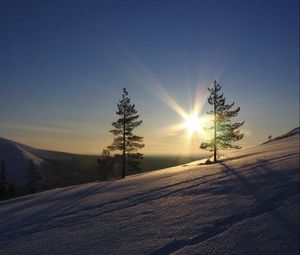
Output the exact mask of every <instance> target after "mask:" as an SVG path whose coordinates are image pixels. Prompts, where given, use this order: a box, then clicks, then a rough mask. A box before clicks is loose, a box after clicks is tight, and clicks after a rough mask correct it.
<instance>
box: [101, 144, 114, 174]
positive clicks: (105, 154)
mask: <svg viewBox="0 0 300 255" xmlns="http://www.w3.org/2000/svg"><path fill="white" fill-rule="evenodd" d="M113 167H114V158H113V157H112V156H111V155H110V150H108V149H104V150H103V151H102V153H101V155H100V158H99V159H98V175H99V177H100V180H107V179H108V176H109V174H110V173H111V171H112V170H113Z"/></svg>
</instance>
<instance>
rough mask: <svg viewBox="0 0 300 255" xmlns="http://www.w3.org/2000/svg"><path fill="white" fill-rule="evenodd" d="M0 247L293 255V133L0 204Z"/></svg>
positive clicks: (23, 250) (295, 156)
mask: <svg viewBox="0 0 300 255" xmlns="http://www.w3.org/2000/svg"><path fill="white" fill-rule="evenodd" d="M0 254H6V255H9V254H32V255H34V254H131V255H132V254H149V255H155V254H256V255H257V254H264V255H265V254H285V255H286V254H295V255H296V254H299V132H298V133H297V134H294V135H292V136H288V137H285V138H284V139H278V140H274V141H272V142H269V143H267V144H264V145H260V146H257V147H254V148H250V149H244V150H240V151H238V152H235V153H232V154H230V155H228V158H227V159H226V160H224V161H223V162H221V163H218V164H214V165H201V162H200V161H195V162H191V163H190V164H186V165H182V166H177V167H172V168H168V169H163V170H159V171H153V172H149V173H146V174H139V175H136V176H130V177H128V178H126V179H125V180H115V181H108V182H102V183H99V182H92V183H88V184H83V185H77V186H71V187H66V188H59V189H53V190H50V191H45V192H41V193H37V194H33V195H28V196H25V197H20V198H16V199H12V200H8V201H2V202H0Z"/></svg>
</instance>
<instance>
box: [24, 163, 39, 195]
mask: <svg viewBox="0 0 300 255" xmlns="http://www.w3.org/2000/svg"><path fill="white" fill-rule="evenodd" d="M26 177H27V181H28V182H27V185H28V188H29V192H30V193H35V192H36V187H37V183H38V181H39V180H40V179H41V177H40V174H39V172H38V171H37V170H36V168H35V166H34V163H33V161H32V160H30V161H29V164H28V167H27V172H26Z"/></svg>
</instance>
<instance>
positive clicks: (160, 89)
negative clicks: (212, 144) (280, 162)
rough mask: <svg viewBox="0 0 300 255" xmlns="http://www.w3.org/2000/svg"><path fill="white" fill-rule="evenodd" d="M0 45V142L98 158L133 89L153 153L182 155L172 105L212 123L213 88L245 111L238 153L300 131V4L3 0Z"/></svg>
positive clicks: (193, 148) (182, 137) (194, 142)
mask: <svg viewBox="0 0 300 255" xmlns="http://www.w3.org/2000/svg"><path fill="white" fill-rule="evenodd" d="M0 38H1V39H0V97H1V100H0V137H5V138H8V139H13V140H16V141H19V142H22V143H25V144H28V145H31V146H35V147H39V148H44V149H50V150H59V151H68V152H75V153H93V154H94V153H99V152H100V151H101V150H102V148H104V147H106V146H107V145H109V144H110V143H111V142H112V135H111V134H110V133H109V130H110V129H111V122H112V121H114V120H115V119H116V115H115V112H116V110H117V106H116V104H117V102H118V100H119V98H120V96H121V93H122V88H123V87H126V88H127V89H128V92H129V96H130V97H131V98H132V100H133V102H134V103H135V104H136V109H137V110H138V112H139V114H140V116H141V119H142V120H143V125H141V126H140V127H139V128H138V129H137V130H136V133H137V134H139V135H142V136H144V142H145V144H146V147H145V149H144V152H145V153H154V154H159V153H164V154H179V153H183V146H184V144H185V145H186V140H187V136H186V134H185V132H183V131H177V132H174V130H172V129H170V128H169V127H170V126H171V125H174V124H176V123H179V122H181V121H182V117H181V116H180V115H178V113H177V112H176V111H174V109H173V108H172V105H173V106H174V102H176V103H177V104H178V105H179V106H180V107H181V108H182V109H183V110H184V111H186V112H188V113H189V112H191V111H192V108H193V105H194V103H195V101H196V102H198V103H199V104H200V105H202V108H201V115H205V114H206V112H207V111H209V110H210V108H209V105H207V102H206V101H207V100H206V96H207V86H209V85H210V84H211V82H212V81H213V80H214V79H217V80H218V81H219V83H220V84H221V85H222V87H223V92H224V95H225V97H226V98H227V99H228V102H231V101H235V103H236V105H237V106H240V107H241V111H240V114H239V118H238V120H245V125H244V127H243V131H244V132H245V138H244V140H243V141H241V143H240V144H241V145H243V146H252V145H256V144H259V143H261V142H263V141H265V140H266V139H267V136H268V135H273V136H276V135H280V134H282V133H284V132H287V131H289V130H290V129H293V128H295V127H297V126H299V3H298V1H296V0H285V1H283V0H272V1H265V0H261V1H258V0H249V1H237V0H236V1H230V0H229V1H221V0H218V1H214V0H210V1H208V0H207V1H204V0H203V1H196V0H188V1H183V0H180V1H176V0H172V1H171V0H160V1H158V0H152V1H147V0H145V1H138V0H136V1H129V0H128V1H125V0H122V1H121V0H120V1H114V0H111V1H107V0H103V1H100V0H98V1H92V0H88V1H74V0H72V1H55V0H53V1H50V0H49V1H39V0H36V1H30V0H28V1H21V0H20V1H14V0H12V1H1V2H0ZM172 100H173V101H172ZM170 106H171V107H170ZM203 139H205V138H204V137H199V136H195V137H192V139H191V141H190V144H189V145H188V146H189V149H187V150H184V153H197V152H200V150H199V149H198V146H199V144H200V143H201V141H202V140H203Z"/></svg>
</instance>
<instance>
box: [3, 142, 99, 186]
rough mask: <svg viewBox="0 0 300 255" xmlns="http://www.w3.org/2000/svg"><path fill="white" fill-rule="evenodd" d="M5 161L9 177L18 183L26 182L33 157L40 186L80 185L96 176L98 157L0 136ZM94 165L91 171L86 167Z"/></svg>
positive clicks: (20, 184) (23, 183) (18, 184)
mask: <svg viewBox="0 0 300 255" xmlns="http://www.w3.org/2000/svg"><path fill="white" fill-rule="evenodd" d="M2 160H4V162H5V166H6V171H7V177H8V180H9V181H13V182H14V184H15V185H17V186H23V185H25V184H26V168H27V166H28V163H29V161H30V160H32V161H33V163H34V165H35V167H36V168H37V170H38V171H39V173H40V174H41V176H42V180H41V181H40V184H39V186H40V189H49V188H52V187H63V186H66V185H72V184H80V183H84V182H87V181H92V180H95V178H96V170H95V169H96V166H97V162H96V156H82V155H76V154H71V153H64V152H55V151H47V150H41V149H36V148H33V147H30V146H27V145H24V144H21V143H18V142H14V141H11V140H8V139H5V138H0V161H2ZM91 165H92V170H91V171H89V170H88V169H86V168H88V167H91ZM91 172H92V174H91Z"/></svg>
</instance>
